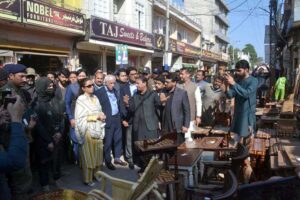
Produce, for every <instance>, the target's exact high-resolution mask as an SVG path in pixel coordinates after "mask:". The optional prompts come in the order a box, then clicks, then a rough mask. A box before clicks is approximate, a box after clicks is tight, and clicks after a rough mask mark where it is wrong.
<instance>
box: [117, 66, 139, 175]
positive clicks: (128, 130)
mask: <svg viewBox="0 0 300 200" xmlns="http://www.w3.org/2000/svg"><path fill="white" fill-rule="evenodd" d="M127 75H128V77H129V81H128V82H127V83H126V84H125V85H124V86H123V87H122V88H121V90H120V99H121V102H120V107H121V113H122V114H121V115H122V125H123V127H124V133H125V137H124V143H125V147H124V149H125V159H126V160H127V161H128V163H129V168H130V169H134V164H133V160H132V137H131V136H132V114H131V113H129V112H128V107H129V99H130V98H131V97H132V96H133V95H134V94H135V93H136V92H137V86H136V83H135V81H136V78H137V76H138V73H137V70H136V69H135V68H132V67H129V68H128V69H127Z"/></svg>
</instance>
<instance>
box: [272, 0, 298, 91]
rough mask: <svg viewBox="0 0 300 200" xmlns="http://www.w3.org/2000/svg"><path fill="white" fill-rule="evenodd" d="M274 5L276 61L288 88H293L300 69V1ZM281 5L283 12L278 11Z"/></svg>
mask: <svg viewBox="0 0 300 200" xmlns="http://www.w3.org/2000/svg"><path fill="white" fill-rule="evenodd" d="M276 6H277V8H278V14H277V15H276V16H277V17H276V19H277V24H278V26H277V27H278V29H279V31H277V32H276V33H278V34H277V37H276V38H277V40H276V51H275V52H276V58H277V60H276V63H277V65H279V66H280V67H281V71H282V72H284V75H285V76H287V80H288V85H289V86H290V88H293V86H294V85H295V82H296V78H297V75H298V73H299V69H300V64H299V59H300V1H299V0H285V1H284V4H282V5H276ZM281 7H283V9H282V10H283V13H282V12H280V10H281Z"/></svg>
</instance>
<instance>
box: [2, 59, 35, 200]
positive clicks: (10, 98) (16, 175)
mask: <svg viewBox="0 0 300 200" xmlns="http://www.w3.org/2000/svg"><path fill="white" fill-rule="evenodd" d="M4 70H5V71H6V72H7V74H8V82H7V84H6V85H5V86H3V87H2V88H1V96H2V99H3V100H4V103H5V104H8V103H14V102H15V101H16V98H14V96H15V95H18V96H20V101H21V102H22V104H23V105H24V107H25V110H23V113H22V116H23V117H22V122H23V124H24V125H25V127H26V128H28V129H32V128H33V127H34V126H35V120H34V119H33V118H32V115H34V112H33V109H32V108H31V95H30V94H29V93H28V92H27V91H26V90H24V89H23V87H24V86H25V84H26V67H25V66H24V65H22V64H7V65H5V66H4ZM23 131H24V130H23ZM6 134H7V133H6ZM4 144H5V145H8V144H9V141H8V139H6V140H4ZM26 148H27V150H28V151H29V145H28V141H27V145H26ZM8 178H9V184H10V188H11V193H12V194H13V199H22V200H23V199H27V198H26V197H27V193H28V192H29V191H30V188H31V181H32V174H31V170H30V164H29V156H27V160H26V165H25V167H24V168H22V169H20V170H17V171H13V172H12V173H10V174H9V175H8Z"/></svg>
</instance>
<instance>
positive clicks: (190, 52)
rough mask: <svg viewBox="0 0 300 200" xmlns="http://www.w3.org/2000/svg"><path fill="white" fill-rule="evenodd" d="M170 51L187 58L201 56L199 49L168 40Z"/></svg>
mask: <svg viewBox="0 0 300 200" xmlns="http://www.w3.org/2000/svg"><path fill="white" fill-rule="evenodd" d="M169 45H170V50H171V51H172V52H176V53H179V54H183V55H187V56H196V57H197V56H201V49H200V48H198V47H194V46H192V45H189V44H186V43H184V42H180V41H177V40H174V39H170V44H169Z"/></svg>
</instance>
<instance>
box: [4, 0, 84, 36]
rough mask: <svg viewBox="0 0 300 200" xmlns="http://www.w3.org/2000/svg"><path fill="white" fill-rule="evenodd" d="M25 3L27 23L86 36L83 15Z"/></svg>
mask: <svg viewBox="0 0 300 200" xmlns="http://www.w3.org/2000/svg"><path fill="white" fill-rule="evenodd" d="M0 1H1V0H0ZM23 3H24V12H23V19H24V22H25V23H29V24H36V25H41V26H47V27H52V28H56V29H61V30H64V31H69V32H75V33H82V34H84V15H83V14H81V13H77V12H74V11H70V10H66V9H63V8H60V7H57V6H54V5H51V4H47V3H44V2H40V1H37V0H25V1H23Z"/></svg>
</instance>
